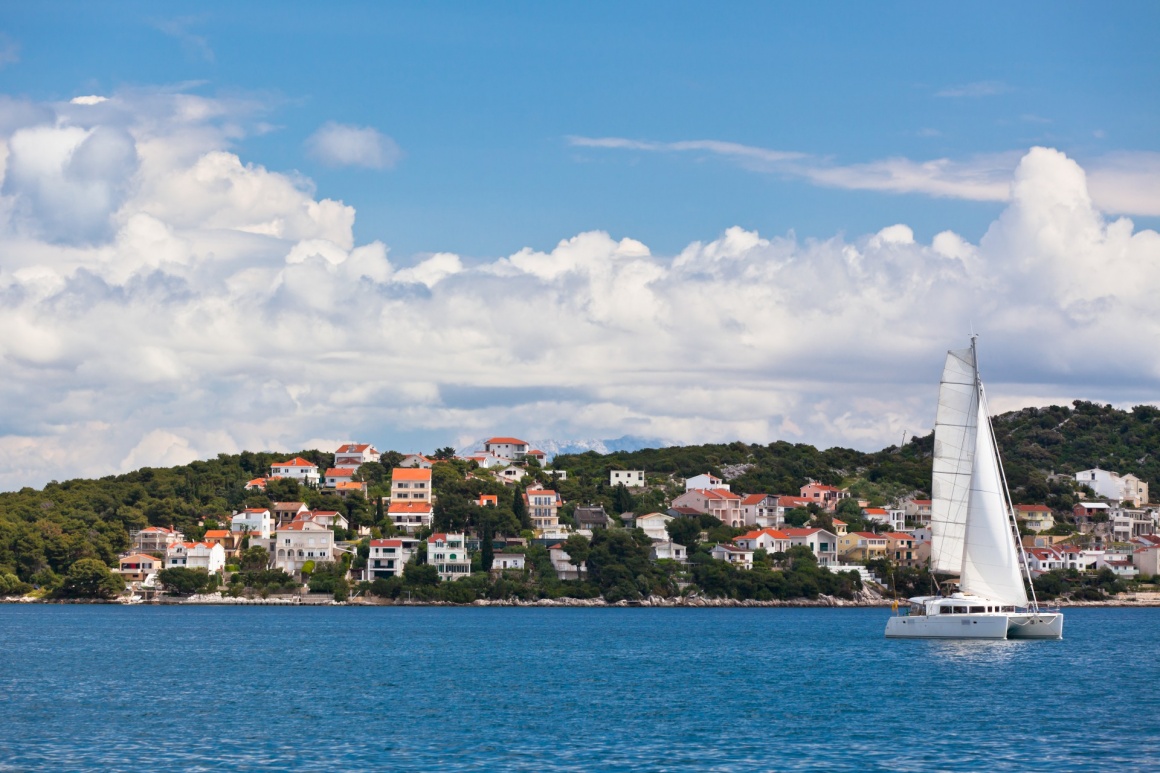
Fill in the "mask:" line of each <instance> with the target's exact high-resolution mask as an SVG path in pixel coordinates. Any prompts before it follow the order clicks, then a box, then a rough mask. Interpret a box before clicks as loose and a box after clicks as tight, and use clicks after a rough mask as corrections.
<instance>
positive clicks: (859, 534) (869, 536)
mask: <svg viewBox="0 0 1160 773" xmlns="http://www.w3.org/2000/svg"><path fill="white" fill-rule="evenodd" d="M854 535H855V536H857V537H863V538H865V539H886V535H885V534H875V533H874V532H872V531H856V532H854Z"/></svg>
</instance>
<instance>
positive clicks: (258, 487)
mask: <svg viewBox="0 0 1160 773" xmlns="http://www.w3.org/2000/svg"><path fill="white" fill-rule="evenodd" d="M267 480H268V479H267V478H254V479H252V480H248V481H246V485H244V486H242V488H244V489H245V490H246V491H265V490H266V481H267Z"/></svg>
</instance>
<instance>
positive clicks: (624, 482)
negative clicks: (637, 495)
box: [608, 470, 644, 488]
mask: <svg viewBox="0 0 1160 773" xmlns="http://www.w3.org/2000/svg"><path fill="white" fill-rule="evenodd" d="M608 485H609V486H627V487H628V488H640V487H641V486H643V485H644V470H609V471H608Z"/></svg>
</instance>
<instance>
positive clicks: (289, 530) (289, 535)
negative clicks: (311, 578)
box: [250, 519, 335, 576]
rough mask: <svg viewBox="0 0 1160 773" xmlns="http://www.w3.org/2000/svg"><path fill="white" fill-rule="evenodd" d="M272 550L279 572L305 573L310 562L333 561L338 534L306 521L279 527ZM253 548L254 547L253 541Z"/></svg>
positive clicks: (272, 556)
mask: <svg viewBox="0 0 1160 773" xmlns="http://www.w3.org/2000/svg"><path fill="white" fill-rule="evenodd" d="M271 542H272V544H271V545H270V547H269V548H267V549H268V550H269V551H270V558H271V560H272V561H273V564H274V568H275V569H281V570H282V571H284V572H286V573H287V574H289V575H292V576H293V575H296V574H298V572H300V571H302V566H303V564H305V563H306V562H307V561H313V562H314V563H316V564H317V563H319V562H321V561H333V560H334V558H335V554H334V532H332V531H331V530H330V529H328V528H326V527H325V526H323V525H322V524H320V523H315V522H314V521H313V520H309V519H305V520H299V521H294V522H293V523H288V524H286V525H285V526H279V527H278V529H277V531H275V532H274V539H273V540H271ZM250 544H251V545H252V544H254V540H253V539H252V538H251V540H250Z"/></svg>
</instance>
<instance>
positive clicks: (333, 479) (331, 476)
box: [323, 467, 358, 488]
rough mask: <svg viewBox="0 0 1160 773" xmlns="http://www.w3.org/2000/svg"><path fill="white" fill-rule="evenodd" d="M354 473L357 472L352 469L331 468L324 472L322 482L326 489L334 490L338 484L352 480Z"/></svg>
mask: <svg viewBox="0 0 1160 773" xmlns="http://www.w3.org/2000/svg"><path fill="white" fill-rule="evenodd" d="M356 472H358V470H356V469H355V468H353V467H331V468H330V469H329V470H327V471H326V476H325V477H324V479H323V482H324V484H325V485H326V486H327V488H335V487H337V486H338V484H339V483H350V482H351V481H352V480H354V474H355V473H356Z"/></svg>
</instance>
